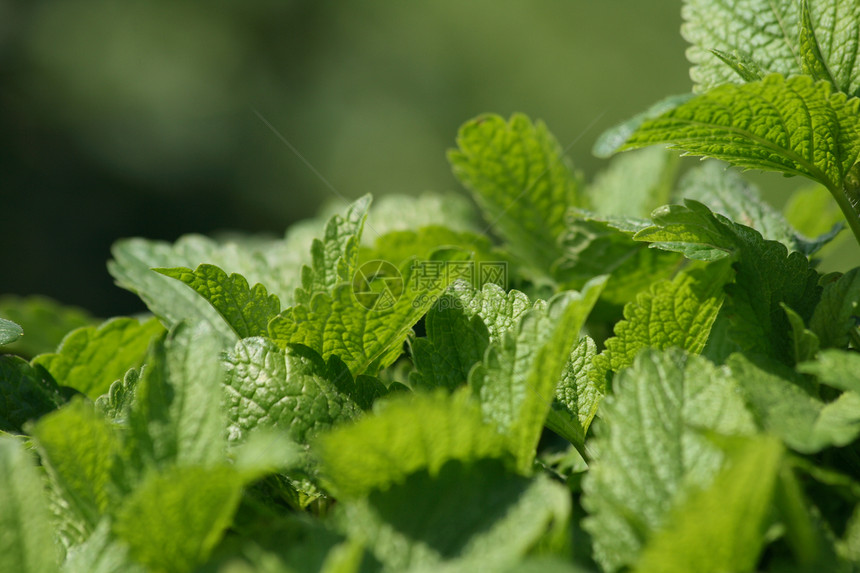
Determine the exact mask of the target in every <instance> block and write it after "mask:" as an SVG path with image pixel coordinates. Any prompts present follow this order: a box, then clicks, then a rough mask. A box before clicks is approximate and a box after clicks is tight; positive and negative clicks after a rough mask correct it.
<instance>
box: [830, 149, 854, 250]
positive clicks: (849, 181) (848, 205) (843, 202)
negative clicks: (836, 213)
mask: <svg viewBox="0 0 860 573" xmlns="http://www.w3.org/2000/svg"><path fill="white" fill-rule="evenodd" d="M830 194H831V195H833V197H834V199H836V203H837V204H838V205H839V208H840V209H842V214H843V215H845V219H846V220H847V221H848V226H849V227H851V232H852V233H854V238H855V239H857V242H858V243H860V164H857V165H854V167H852V168H851V169H850V170H849V171H848V174H847V175H846V176H845V179H843V181H842V189H841V190H839V189H830Z"/></svg>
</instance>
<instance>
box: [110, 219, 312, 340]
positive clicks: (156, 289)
mask: <svg viewBox="0 0 860 573" xmlns="http://www.w3.org/2000/svg"><path fill="white" fill-rule="evenodd" d="M111 252H112V254H113V260H111V261H109V262H108V270H109V271H110V273H111V275H113V277H114V278H115V279H116V281H117V284H119V286H121V287H123V288H125V289H128V290H130V291H132V292H133V293H135V294H137V295H138V296H140V298H141V299H142V300H143V302H145V303H146V305H147V307H148V308H149V309H150V310H151V311H152V313H153V314H155V315H156V316H157V317H159V318H160V319H161V320H162V321H163V322H164V323H165V325H167V327H168V328H169V327H172V326H174V325H175V324H178V323H179V322H181V321H183V320H184V321H187V322H188V323H189V324H197V323H198V322H205V323H208V324H209V325H210V326H211V327H212V328H213V329H214V330H215V332H218V333H219V334H221V337H222V340H223V343H224V345H225V347H227V346H232V345H233V344H234V343H235V341H236V334H235V333H234V332H233V330H232V329H231V328H230V327H229V326H228V325H227V324H226V323H225V322H224V320H223V319H222V318H221V316H220V315H219V314H218V312H217V311H216V310H215V309H214V308H213V307H212V305H210V304H209V303H208V302H207V301H206V300H205V299H204V298H203V297H201V296H200V295H198V294H197V293H196V292H194V291H193V290H191V289H189V288H188V287H187V286H186V285H184V284H182V283H181V282H179V281H176V280H174V279H172V278H170V277H166V276H164V275H162V274H159V273H156V272H154V271H153V270H152V269H153V268H171V267H177V266H183V267H187V268H192V269H193V268H197V266H199V265H201V264H203V263H207V264H212V265H216V266H218V267H219V268H220V269H223V270H224V271H225V272H227V273H237V274H240V275H242V276H243V277H245V279H246V280H247V281H248V282H249V283H250V284H263V285H265V286H266V289H267V290H268V292H270V293H272V294H274V295H275V296H277V297H278V299H279V300H280V301H281V303H282V304H284V305H287V304H290V303H291V302H292V300H293V292H294V290H295V288H296V287H297V286H299V284H300V277H299V273H300V269H301V262H302V261H303V260H304V255H303V254H301V252H299V251H298V250H296V249H295V248H293V246H292V245H291V244H290V242H289V241H284V240H259V241H250V240H245V241H240V240H229V241H224V242H217V241H215V240H213V239H209V238H206V237H202V236H199V235H187V236H184V237H181V238H180V239H179V240H178V241H176V243H173V244H170V243H164V242H161V241H148V240H145V239H125V240H122V241H118V242H117V243H115V244H114V246H113V248H112V250H111Z"/></svg>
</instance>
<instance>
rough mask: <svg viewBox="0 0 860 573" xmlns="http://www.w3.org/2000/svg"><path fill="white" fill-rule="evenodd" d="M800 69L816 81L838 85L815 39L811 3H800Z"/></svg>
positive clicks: (804, 0) (804, 1)
mask: <svg viewBox="0 0 860 573" xmlns="http://www.w3.org/2000/svg"><path fill="white" fill-rule="evenodd" d="M798 43H799V44H800V46H799V48H800V50H799V52H800V69H801V70H802V71H803V73H804V74H806V75H808V76H812V77H813V78H814V79H816V80H825V81H828V82H830V83H831V84H833V85H836V79H835V78H834V77H833V76H832V75H831V73H830V70H829V69H827V61H826V60H825V58H824V55H823V54H822V53H821V46H819V44H818V39H817V38H816V37H815V26H814V24H813V22H812V15H811V14H810V12H809V2H807V1H806V0H801V2H800V38H799V41H798Z"/></svg>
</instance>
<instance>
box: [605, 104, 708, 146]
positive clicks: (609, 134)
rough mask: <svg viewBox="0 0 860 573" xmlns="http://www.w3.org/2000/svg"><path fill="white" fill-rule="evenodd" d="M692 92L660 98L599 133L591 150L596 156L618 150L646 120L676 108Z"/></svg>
mask: <svg viewBox="0 0 860 573" xmlns="http://www.w3.org/2000/svg"><path fill="white" fill-rule="evenodd" d="M692 98H693V94H678V95H672V96H668V97H666V98H663V99H661V100H660V101H658V102H657V103H655V104H653V105H652V106H651V107H649V108H648V109H646V110H645V111H643V112H640V113H638V114H636V115H634V116H633V117H631V118H630V119H628V120H626V121H623V122H621V123H619V124H618V125H616V126H614V127H611V128H609V129H607V130H606V131H604V132H603V133H601V134H600V137H598V138H597V141H595V142H594V147H593V148H592V149H591V152H592V153H594V155H596V156H597V157H601V158H607V157H611V156H612V155H613V154H615V153H616V152H617V151H618V148H619V147H621V146H622V145H624V143H625V142H626V141H627V140H629V139H630V136H631V135H633V134H634V133H635V132H636V131H637V130H638V129H639V127H640V126H641V125H642V124H643V123H645V122H646V121H648V120H651V119H654V118H657V117H660V116H661V115H663V114H665V113H667V112H669V111H671V110H673V109H675V108H677V107H678V106H680V105H682V104H684V103H686V102H688V101H690V100H691V99H692Z"/></svg>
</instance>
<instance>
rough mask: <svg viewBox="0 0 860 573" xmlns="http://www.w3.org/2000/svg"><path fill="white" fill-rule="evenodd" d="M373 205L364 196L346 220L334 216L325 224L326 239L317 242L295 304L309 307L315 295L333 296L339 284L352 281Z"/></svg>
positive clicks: (353, 206) (368, 197)
mask: <svg viewBox="0 0 860 573" xmlns="http://www.w3.org/2000/svg"><path fill="white" fill-rule="evenodd" d="M370 201H371V197H370V195H365V196H364V197H362V198H361V199H359V200H357V201H356V202H354V203H352V204H351V205H350V206H349V208H348V209H347V211H346V213H344V215H343V216H341V215H334V216H333V217H332V218H331V219H329V220H328V223H326V226H325V233H324V235H323V239H322V240H320V239H314V241H313V243H312V245H311V265H310V266H304V267H303V268H302V286H301V288H299V289H297V290H296V303H298V304H308V303H309V302H310V301H311V299H312V298H313V297H314V295H315V294H317V293H328V292H331V290H332V289H333V288H334V287H335V285H337V284H338V283H342V282H348V281H351V280H352V275H353V273H354V272H355V269H356V267H357V266H358V247H359V244H360V243H361V233H362V230H363V229H364V222H365V220H366V219H367V210H368V209H369V208H370Z"/></svg>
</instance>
